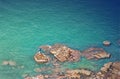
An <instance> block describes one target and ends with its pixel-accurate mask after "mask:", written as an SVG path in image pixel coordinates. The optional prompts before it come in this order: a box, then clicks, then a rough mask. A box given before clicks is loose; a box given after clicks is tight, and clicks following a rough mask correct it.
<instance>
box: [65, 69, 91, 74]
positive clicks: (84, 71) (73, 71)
mask: <svg viewBox="0 0 120 79" xmlns="http://www.w3.org/2000/svg"><path fill="white" fill-rule="evenodd" d="M66 73H67V74H74V73H77V74H82V75H86V76H90V75H91V73H92V72H91V71H89V70H85V69H80V70H79V69H78V70H68V71H66Z"/></svg>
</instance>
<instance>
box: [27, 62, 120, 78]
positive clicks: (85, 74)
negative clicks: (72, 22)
mask: <svg viewBox="0 0 120 79" xmlns="http://www.w3.org/2000/svg"><path fill="white" fill-rule="evenodd" d="M119 66H120V62H114V63H113V62H109V63H106V64H104V66H103V67H102V68H101V69H100V71H99V72H96V73H95V72H92V71H90V70H86V69H76V70H66V72H58V73H56V74H48V75H41V74H40V75H37V76H34V77H29V76H27V77H25V79H120V67H119Z"/></svg>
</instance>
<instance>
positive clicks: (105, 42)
mask: <svg viewBox="0 0 120 79" xmlns="http://www.w3.org/2000/svg"><path fill="white" fill-rule="evenodd" d="M103 45H105V46H109V45H111V42H110V41H107V40H106V41H103Z"/></svg>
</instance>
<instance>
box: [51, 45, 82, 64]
mask: <svg viewBox="0 0 120 79" xmlns="http://www.w3.org/2000/svg"><path fill="white" fill-rule="evenodd" d="M50 53H51V54H53V55H54V56H55V57H56V58H57V59H58V60H59V61H61V62H64V61H78V60H79V59H80V52H79V51H77V50H73V49H71V48H69V47H67V46H65V45H61V44H55V45H53V46H52V49H51V50H50Z"/></svg>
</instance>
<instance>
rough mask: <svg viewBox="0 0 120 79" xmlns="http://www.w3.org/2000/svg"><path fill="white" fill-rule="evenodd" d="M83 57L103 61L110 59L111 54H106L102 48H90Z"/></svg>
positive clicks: (83, 53) (84, 52)
mask: <svg viewBox="0 0 120 79" xmlns="http://www.w3.org/2000/svg"><path fill="white" fill-rule="evenodd" d="M82 56H84V57H86V58H87V59H101V58H109V57H110V54H108V53H107V52H105V51H104V50H103V49H102V48H89V49H86V50H85V51H83V52H82Z"/></svg>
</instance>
